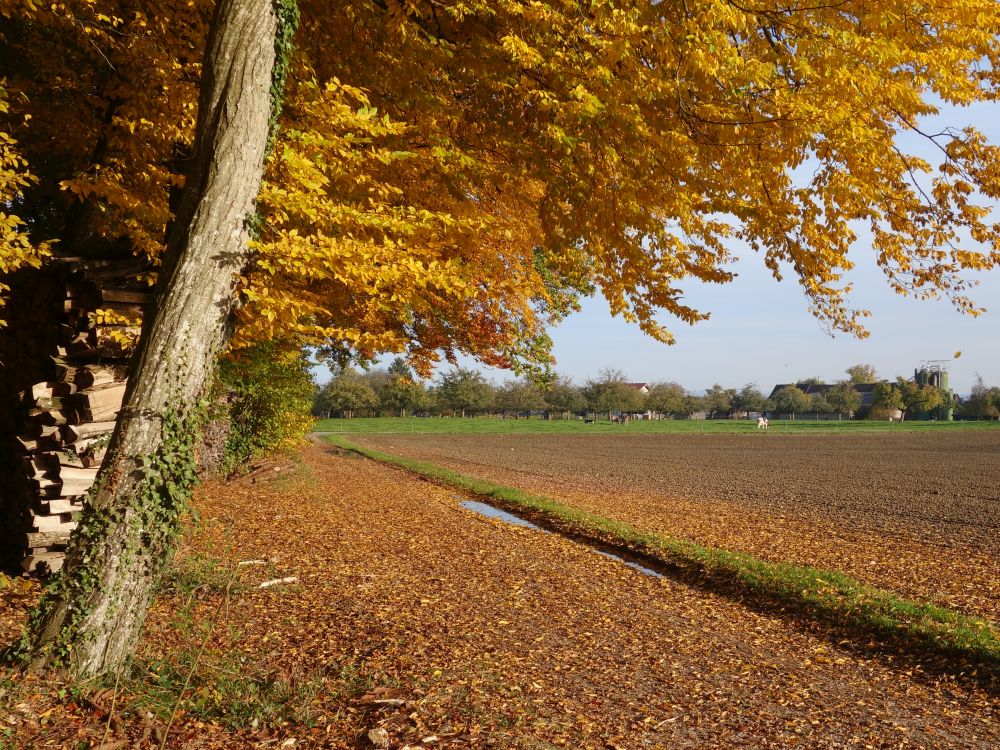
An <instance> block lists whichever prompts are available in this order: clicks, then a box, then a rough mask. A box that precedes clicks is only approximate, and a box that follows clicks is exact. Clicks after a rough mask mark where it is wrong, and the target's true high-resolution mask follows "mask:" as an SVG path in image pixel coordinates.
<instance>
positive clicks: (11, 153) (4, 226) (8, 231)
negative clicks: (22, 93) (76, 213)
mask: <svg viewBox="0 0 1000 750" xmlns="http://www.w3.org/2000/svg"><path fill="white" fill-rule="evenodd" d="M5 83H6V82H5V81H4V80H3V79H0V114H3V115H6V114H7V113H8V112H9V105H8V103H7V96H6V91H5V90H4V84H5ZM27 168H28V162H27V161H25V159H24V157H22V156H21V155H20V154H19V153H18V151H17V141H15V140H14V139H13V138H12V137H11V136H10V134H9V133H6V132H4V131H3V130H0V279H2V278H3V277H4V276H5V275H7V274H10V273H13V272H14V271H16V270H17V269H18V268H21V267H23V266H35V267H38V266H39V265H40V264H41V261H42V258H43V257H44V256H45V255H47V254H48V252H49V248H48V245H47V244H45V243H38V244H35V243H32V241H31V238H30V237H29V236H28V232H27V225H26V224H25V223H24V221H23V220H21V218H20V217H18V216H16V215H14V214H12V213H8V210H7V209H8V207H9V206H11V205H12V204H13V203H14V202H15V201H16V200H17V199H18V197H19V196H20V194H21V191H22V190H23V189H24V188H26V187H27V186H28V185H30V184H31V182H32V180H33V177H32V175H31V173H30V172H28V171H27ZM8 289H9V287H8V286H7V285H6V284H4V283H3V281H2V280H0V307H3V304H4V296H3V295H4V292H6V291H8ZM0 325H3V320H0Z"/></svg>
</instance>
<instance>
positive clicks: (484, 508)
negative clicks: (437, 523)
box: [455, 495, 666, 578]
mask: <svg viewBox="0 0 1000 750" xmlns="http://www.w3.org/2000/svg"><path fill="white" fill-rule="evenodd" d="M455 499H456V500H459V505H461V506H462V507H463V508H466V509H468V510H471V511H472V512H473V513H478V514H479V515H481V516H486V517H487V518H496V519H497V520H500V521H503V522H504V523H509V524H511V525H512V526H521V527H523V528H525V529H534V530H535V531H541V532H542V533H543V534H551V533H552V532H551V531H549V530H548V529H543V528H542V527H541V526H538V525H537V524H533V523H532V522H531V521H526V520H524V519H523V518H521V517H520V516H515V515H514V514H513V513H508V512H507V511H505V510H500V508H496V507H494V506H492V505H490V504H488V503H481V502H479V501H478V500H466V499H464V498H463V497H462V496H461V495H455ZM579 543H580V544H582V542H579ZM584 546H585V547H588V548H589V549H590V551H591V552H596V553H597V554H598V555H601V556H602V557H608V558H610V559H612V560H617V561H618V562H620V563H624V564H625V565H627V566H628V567H630V568H632V569H633V570H638V571H639V572H640V573H642V574H643V575H647V576H651V577H653V578H665V577H666V576H664V575H663V574H662V573H658V572H657V571H655V570H653V569H652V568H649V567H646V566H645V565H642V564H641V563H637V562H635V561H633V560H628V559H626V558H624V557H622V556H621V555H616V554H615V553H613V552H608V551H606V550H603V549H598V548H597V547H594V546H593V545H590V544H584Z"/></svg>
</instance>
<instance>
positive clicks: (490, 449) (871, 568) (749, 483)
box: [357, 431, 1000, 621]
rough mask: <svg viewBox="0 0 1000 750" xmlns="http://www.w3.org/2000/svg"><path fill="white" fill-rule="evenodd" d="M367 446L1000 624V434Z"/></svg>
mask: <svg viewBox="0 0 1000 750" xmlns="http://www.w3.org/2000/svg"><path fill="white" fill-rule="evenodd" d="M357 439H358V440H359V441H360V442H363V443H364V444H366V445H369V446H372V447H376V448H379V449H382V450H385V451H387V452H390V453H397V454H400V455H406V456H411V457H416V458H421V459H425V460H429V461H433V462H435V463H437V464H440V465H443V466H448V467H451V468H453V469H455V470H457V471H460V472H463V473H466V474H471V475H474V476H479V477H483V478H487V479H490V480H493V481H495V482H498V483H502V484H507V485H511V486H515V487H518V488H521V489H524V490H526V491H529V492H535V493H538V494H544V495H548V496H550V497H555V498H557V499H559V500H562V501H564V502H567V503H569V504H573V505H577V506H580V507H583V508H586V509H587V510H590V511H592V512H595V513H598V514H601V515H605V516H610V517H613V518H617V519H620V520H624V521H628V522H630V523H633V524H635V525H637V526H640V527H643V528H647V529H651V530H655V531H659V532H662V533H667V534H671V535H676V536H680V537H685V538H689V539H694V540H696V541H699V542H701V543H703V544H707V545H711V546H717V547H725V548H729V549H738V550H743V551H747V552H750V553H753V554H755V555H758V556H761V557H763V558H766V559H769V560H774V561H787V562H795V563H802V564H811V565H816V566H818V567H822V568H830V569H839V570H843V571H845V572H847V573H850V574H852V575H854V576H857V577H859V578H861V579H863V580H866V581H869V582H872V583H875V584H877V585H881V586H884V587H888V588H891V589H894V590H897V591H899V592H900V593H903V594H904V595H907V596H912V597H916V598H922V599H930V600H933V601H937V602H940V603H944V604H947V605H950V606H954V607H958V608H960V609H964V610H967V611H970V612H975V613H979V614H983V615H986V616H988V617H990V618H992V619H994V620H995V621H1000V484H998V476H1000V475H998V470H1000V432H979V431H977V432H969V433H964V434H963V433H949V434H942V435H928V434H920V433H904V434H898V435H885V434H869V435H852V436H829V435H827V436H817V435H806V436H800V435H796V436H782V435H775V434H773V433H772V434H753V435H649V434H644V435H620V436H616V435H611V436H608V435H601V436H579V437H577V436H543V435H506V436H487V435H476V436H474V437H473V436H459V435H421V436H407V435H370V436H364V437H361V438H357Z"/></svg>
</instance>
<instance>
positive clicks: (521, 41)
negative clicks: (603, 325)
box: [0, 0, 1000, 369]
mask: <svg viewBox="0 0 1000 750" xmlns="http://www.w3.org/2000/svg"><path fill="white" fill-rule="evenodd" d="M301 6H302V16H303V23H302V27H301V30H300V32H299V34H298V36H297V38H296V44H297V49H298V52H297V53H296V57H295V60H294V65H293V75H292V80H291V82H290V84H289V88H288V91H287V93H286V106H285V111H284V115H283V123H282V125H283V132H282V135H281V137H280V139H279V141H278V143H277V145H276V148H275V150H274V153H273V155H272V158H271V162H270V164H269V169H268V176H267V184H266V185H265V187H264V189H263V191H262V194H261V211H262V215H263V219H264V222H263V229H262V233H261V236H260V238H259V241H258V242H257V244H256V250H257V253H256V257H255V261H254V263H253V265H252V267H251V269H249V271H248V273H247V276H246V279H245V281H244V284H243V286H242V290H241V292H242V294H243V295H244V298H245V301H246V303H247V304H246V305H245V306H244V308H243V310H242V311H241V314H240V324H241V328H240V332H239V335H238V343H240V344H245V343H247V342H250V341H253V340H258V339H261V338H267V337H271V336H281V335H295V336H299V337H303V338H305V339H306V340H310V341H313V342H314V343H319V344H326V345H329V346H331V347H332V348H333V349H334V350H335V351H341V352H352V353H356V354H359V355H361V356H372V355H374V354H376V353H378V352H382V351H403V350H405V351H407V352H408V354H409V356H410V357H411V359H412V360H413V361H414V362H415V363H416V364H417V365H418V366H421V367H422V368H423V369H426V367H427V366H428V365H429V363H430V362H432V361H433V360H434V359H435V358H437V357H438V356H440V353H442V352H443V354H444V356H447V357H451V356H452V355H453V354H454V353H455V352H458V351H462V352H468V353H471V354H474V355H476V356H478V357H480V358H482V359H484V360H485V361H487V362H491V363H493V364H499V365H503V366H509V365H516V364H518V363H524V362H530V361H538V360H544V359H545V357H546V354H545V351H546V349H545V344H546V339H545V336H544V327H545V325H546V324H547V323H549V322H551V321H552V320H553V319H557V318H558V317H559V316H560V315H562V314H564V313H565V312H566V311H567V310H570V309H572V308H573V305H574V303H575V297H576V296H577V295H578V293H579V292H581V291H584V292H585V291H587V290H589V289H590V288H591V287H592V286H597V287H599V288H600V289H601V291H602V293H603V294H604V296H605V297H606V298H607V300H608V303H609V305H610V308H611V310H612V312H614V313H615V314H619V315H622V316H624V317H625V318H626V319H628V320H630V321H634V322H637V323H638V325H640V326H641V327H642V329H643V330H645V331H646V332H647V333H649V334H650V335H652V336H654V337H656V338H659V339H661V340H664V341H671V340H672V336H671V334H670V333H669V332H668V331H667V330H666V328H664V327H663V325H662V324H661V322H660V321H659V320H658V319H657V315H658V314H659V312H660V311H666V312H667V313H669V314H671V315H672V316H674V317H677V318H679V319H681V320H683V321H686V322H692V323H693V322H696V321H697V320H700V319H703V318H704V317H707V313H705V312H703V311H699V310H695V309H693V308H691V307H690V306H689V305H687V304H685V302H684V301H683V291H682V287H683V285H684V283H685V282H686V281H688V282H689V281H690V280H692V279H694V280H697V281H705V282H713V283H722V282H726V281H728V280H730V279H731V273H730V272H729V271H728V269H727V264H728V263H729V261H730V260H731V259H732V256H731V253H732V250H731V249H730V248H732V247H733V243H734V242H742V243H745V244H746V245H747V246H749V247H750V248H751V249H752V250H753V251H755V252H757V253H758V254H759V255H760V256H761V258H762V261H763V262H764V263H765V264H766V265H767V267H768V268H769V269H770V270H771V272H772V273H773V274H774V276H775V277H776V278H779V279H780V278H782V277H783V276H788V277H790V278H792V279H795V280H796V281H797V282H798V283H799V284H800V285H801V287H802V289H803V291H804V293H805V295H806V297H807V298H808V300H809V302H810V304H811V308H812V311H813V313H814V314H815V315H817V316H818V317H819V318H820V319H821V320H822V321H824V322H825V323H826V324H827V325H828V326H829V327H830V328H832V329H839V330H842V331H848V332H851V333H855V334H859V335H865V330H864V328H863V325H862V322H863V318H864V317H865V316H866V315H867V312H866V311H864V310H857V309H854V308H853V307H852V305H851V303H850V299H849V292H850V284H849V283H848V277H847V275H846V274H847V272H848V271H849V270H850V269H851V268H852V267H853V265H854V263H855V260H856V257H857V254H858V253H859V252H871V253H873V254H874V258H875V261H876V262H877V264H878V265H879V266H880V267H881V268H882V269H883V271H884V272H885V274H886V278H887V281H888V283H889V285H890V287H891V288H893V289H894V290H895V291H897V292H899V293H901V294H915V295H917V296H922V297H923V296H933V295H944V296H946V297H948V298H949V299H951V300H952V302H953V303H954V304H955V305H956V306H957V307H958V308H959V309H961V310H963V311H965V312H967V313H970V314H977V313H978V312H979V308H978V307H977V306H976V304H975V303H974V302H973V301H972V300H971V299H970V298H969V297H968V288H969V286H970V285H971V283H972V282H971V280H970V278H971V277H970V274H973V275H974V274H975V273H976V272H981V271H984V270H987V269H991V268H994V267H996V266H997V265H998V264H1000V251H998V247H1000V225H998V224H996V223H995V221H994V219H993V218H992V217H991V215H990V207H991V206H992V205H995V201H996V199H997V197H998V196H1000V150H998V148H997V147H996V146H994V145H992V144H989V143H988V142H987V141H986V139H985V137H984V136H983V134H982V133H980V132H979V131H977V130H976V129H974V128H964V129H946V130H944V131H942V132H939V133H925V132H923V131H921V122H922V121H923V120H924V119H926V118H927V117H928V116H930V115H932V114H934V113H935V112H937V111H938V109H939V106H940V103H941V102H944V103H947V104H950V105H967V104H971V103H974V102H977V101H994V100H996V99H997V94H998V80H997V73H996V67H997V62H998V57H1000V42H998V34H1000V6H998V5H997V3H996V2H994V1H993V0H956V1H955V2H948V3H944V2H941V1H940V0H930V2H920V3H918V2H915V0H902V1H901V2H892V3H889V2H875V3H863V2H860V0H847V2H843V3H837V4H830V5H826V4H818V5H816V4H809V5H806V6H801V7H798V6H794V5H793V6H788V5H787V4H783V3H777V2H773V0H761V2H757V3H755V4H753V5H741V4H737V3H732V2H724V1H722V0H690V2H686V3H683V4H675V3H653V2H639V3H633V4H629V5H627V6H625V7H620V6H619V5H616V4H615V3H612V2H608V1H607V0H594V2H590V3H588V4H579V3H577V2H570V0H552V2H536V1H531V2H527V1H521V0H498V1H495V2H494V1H492V0H491V1H490V2H487V1H486V0H465V1H464V2H438V1H435V2H421V1H420V0H414V1H413V2H407V3H405V4H401V3H397V2H394V0H393V1H388V2H373V3H368V2H366V3H355V2H347V3H338V4H334V5H333V6H332V7H331V6H330V5H329V4H326V3H318V2H316V1H315V0H301ZM208 11H209V3H208V2H207V0H198V2H195V3H194V4H193V5H189V4H186V3H178V2H176V0H158V2H156V3H155V4H154V6H149V4H148V3H146V4H143V6H142V9H141V10H140V9H137V8H136V7H135V6H134V5H133V4H130V3H128V2H126V0H64V1H63V2H61V3H55V4H52V5H50V6H45V7H42V6H41V5H37V4H35V3H34V2H32V1H31V0H4V3H3V5H2V6H0V16H2V18H0V24H2V26H0V33H2V34H3V36H4V38H5V40H6V42H7V45H6V46H7V51H6V52H4V53H0V54H2V55H3V62H5V63H9V62H10V61H11V60H13V59H14V57H15V56H16V58H17V61H18V65H16V66H12V65H10V64H5V65H4V69H5V70H10V71H12V72H11V73H9V74H8V75H9V83H8V86H9V90H10V92H11V97H10V101H11V102H15V101H16V103H17V104H16V107H14V109H15V110H16V111H15V114H16V115H17V117H18V118H21V120H20V121H19V122H18V124H17V127H16V128H13V129H11V131H10V135H9V136H5V137H6V138H15V137H16V138H17V141H18V146H19V148H20V150H21V154H22V155H23V157H24V158H25V159H26V160H27V166H30V168H31V171H32V172H33V173H35V174H37V175H38V177H39V184H38V185H36V186H34V187H32V189H31V190H28V191H27V192H26V195H27V200H26V202H25V207H26V210H27V211H29V212H30V214H31V215H33V216H37V217H39V219H38V227H37V229H36V230H35V231H38V232H45V231H48V230H49V229H53V231H52V232H51V233H50V234H45V235H44V236H63V237H64V238H65V239H66V240H67V241H68V242H67V244H70V243H72V245H73V249H72V251H71V250H70V248H69V247H67V248H66V252H74V253H75V252H78V246H79V245H81V244H84V245H85V244H86V243H88V242H92V241H94V239H95V238H102V239H103V240H104V241H107V242H117V241H120V240H123V239H124V240H126V241H127V242H128V244H129V246H130V247H131V248H132V249H133V251H134V252H136V253H140V254H144V255H145V256H146V257H149V258H150V259H155V258H156V257H157V256H158V254H159V252H160V250H161V246H162V239H163V234H164V229H165V227H166V224H167V222H168V221H169V217H170V203H169V200H170V190H171V188H172V187H174V188H176V187H177V186H178V185H179V184H180V183H181V177H180V174H181V173H182V171H183V164H184V156H185V154H186V151H187V149H188V146H189V141H190V137H191V132H192V128H193V123H194V116H195V107H196V94H197V78H198V74H199V60H200V54H201V52H200V50H201V49H202V47H203V44H204V34H205V28H206V19H207V14H208ZM26 115H32V117H31V119H30V121H27V120H24V119H23V117H24V116H26ZM903 134H907V135H916V136H917V137H920V136H923V138H925V139H926V140H927V141H928V142H929V143H930V144H933V146H936V150H937V152H938V153H939V154H940V162H941V163H940V165H937V166H934V165H932V164H930V163H929V162H928V161H927V160H925V159H922V158H919V157H917V156H915V155H914V154H911V153H907V152H906V151H905V150H904V148H903V146H902V145H901V144H902V143H903V141H902V139H901V138H900V136H901V135H903ZM3 144H4V145H3V149H4V154H5V156H4V160H5V161H4V163H5V164H11V165H12V164H13V162H11V161H9V159H10V158H11V157H8V156H6V154H8V153H14V152H13V151H11V149H12V147H13V141H7V140H5V141H3ZM23 166H25V165H20V166H17V167H16V169H14V171H13V172H10V170H9V169H8V168H7V167H5V168H4V170H5V171H4V175H5V177H4V179H5V180H8V181H9V179H10V177H9V176H7V175H8V173H10V174H15V173H18V174H23V173H26V171H27V170H26V169H22V167H23ZM22 179H23V178H22ZM5 184H9V183H5ZM21 187H22V188H23V187H24V185H23V184H22V185H21ZM5 205H6V204H5ZM25 215H27V214H25ZM81 215H85V219H86V220H85V221H84V220H82V219H81ZM53 216H56V217H61V218H59V219H57V220H53V218H52V217H53ZM18 227H19V228H16V229H12V230H11V231H12V232H21V233H22V234H23V226H21V225H18ZM81 227H85V230H81ZM70 230H73V231H70ZM861 232H864V233H866V234H868V235H870V236H871V243H870V245H871V246H870V248H865V247H862V246H860V243H859V242H858V236H859V233H861ZM11 236H15V235H11ZM40 236H43V235H40ZM25 241H26V240H25ZM16 247H17V248H20V249H15V250H14V251H13V252H14V254H15V255H17V256H18V257H21V256H22V255H23V256H24V257H28V254H30V253H29V250H28V249H27V247H28V246H25V247H21V246H20V245H17V246H16ZM8 254H10V251H8ZM9 262H10V261H8V263H9Z"/></svg>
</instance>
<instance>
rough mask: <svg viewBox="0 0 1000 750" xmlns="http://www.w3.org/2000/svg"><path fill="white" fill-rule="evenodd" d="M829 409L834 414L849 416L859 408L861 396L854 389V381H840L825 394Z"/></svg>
mask: <svg viewBox="0 0 1000 750" xmlns="http://www.w3.org/2000/svg"><path fill="white" fill-rule="evenodd" d="M826 401H827V403H828V404H829V405H830V409H831V410H832V411H833V412H834V413H836V414H840V415H843V414H850V413H851V412H856V411H857V410H858V409H860V408H861V394H860V393H858V391H857V389H856V388H855V387H854V381H851V380H841V381H839V382H838V383H837V384H836V385H835V386H833V388H831V389H830V390H829V391H828V392H827V394H826Z"/></svg>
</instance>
